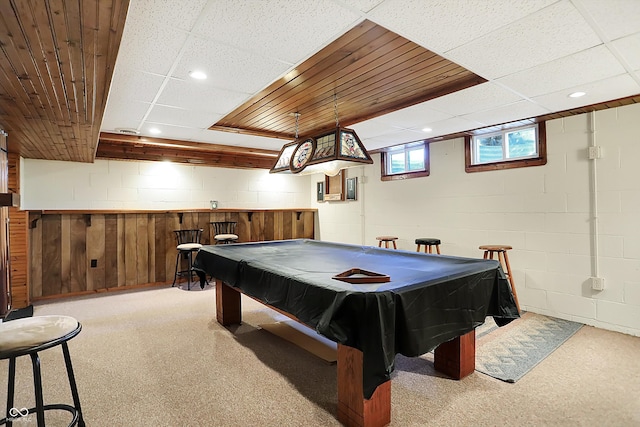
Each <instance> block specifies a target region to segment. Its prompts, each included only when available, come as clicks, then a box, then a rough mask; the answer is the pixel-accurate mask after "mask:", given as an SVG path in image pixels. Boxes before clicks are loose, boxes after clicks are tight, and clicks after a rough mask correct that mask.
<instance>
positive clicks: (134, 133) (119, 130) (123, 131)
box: [116, 128, 140, 135]
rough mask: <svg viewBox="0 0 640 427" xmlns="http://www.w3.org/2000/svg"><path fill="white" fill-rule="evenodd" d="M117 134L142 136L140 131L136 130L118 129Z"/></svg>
mask: <svg viewBox="0 0 640 427" xmlns="http://www.w3.org/2000/svg"><path fill="white" fill-rule="evenodd" d="M116 132H118V133H122V134H125V135H140V131H138V130H136V129H128V128H118V129H116Z"/></svg>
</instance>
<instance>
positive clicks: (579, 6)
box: [571, 0, 640, 86]
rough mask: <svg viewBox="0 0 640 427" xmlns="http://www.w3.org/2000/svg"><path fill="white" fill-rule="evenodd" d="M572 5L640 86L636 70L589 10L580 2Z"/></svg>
mask: <svg viewBox="0 0 640 427" xmlns="http://www.w3.org/2000/svg"><path fill="white" fill-rule="evenodd" d="M571 3H572V4H573V7H575V8H576V10H577V11H578V13H580V15H581V16H582V18H583V19H584V20H585V21H586V22H587V24H589V26H590V27H591V29H592V30H593V32H594V33H596V35H597V36H598V37H599V38H600V40H602V42H603V43H604V45H605V46H606V48H607V49H609V52H611V54H612V55H613V56H614V57H615V58H616V59H617V60H618V62H619V63H620V65H622V67H624V69H625V70H626V71H627V73H628V74H629V75H630V76H631V78H632V79H633V80H635V82H636V83H637V84H638V85H639V86H640V76H637V75H636V73H635V70H634V69H633V68H632V67H631V65H629V63H628V62H627V61H626V59H624V56H622V54H621V53H620V52H619V51H618V49H616V47H615V46H614V45H613V43H612V42H611V40H609V38H608V37H607V36H606V35H605V33H604V31H602V29H601V28H600V26H599V25H598V24H597V23H596V20H595V19H593V16H591V14H590V13H589V11H588V10H587V8H586V7H584V5H583V4H582V2H581V1H580V0H571Z"/></svg>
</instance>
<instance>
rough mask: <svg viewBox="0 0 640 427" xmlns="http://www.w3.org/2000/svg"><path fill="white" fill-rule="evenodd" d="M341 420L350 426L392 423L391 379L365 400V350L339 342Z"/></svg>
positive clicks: (374, 426) (339, 416)
mask: <svg viewBox="0 0 640 427" xmlns="http://www.w3.org/2000/svg"><path fill="white" fill-rule="evenodd" d="M338 420H339V421H340V422H341V423H343V424H344V425H346V426H348V427H352V426H353V427H356V426H357V427H360V426H368V427H378V426H385V425H387V424H389V423H390V422H391V380H389V381H387V382H385V383H383V384H381V385H379V386H378V388H376V391H375V392H374V393H373V396H371V399H365V398H364V393H363V389H362V352H361V351H360V350H358V349H355V348H352V347H348V346H346V345H342V344H338Z"/></svg>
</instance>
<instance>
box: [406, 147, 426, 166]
mask: <svg viewBox="0 0 640 427" xmlns="http://www.w3.org/2000/svg"><path fill="white" fill-rule="evenodd" d="M409 170H410V171H416V170H424V148H419V149H416V150H411V151H409Z"/></svg>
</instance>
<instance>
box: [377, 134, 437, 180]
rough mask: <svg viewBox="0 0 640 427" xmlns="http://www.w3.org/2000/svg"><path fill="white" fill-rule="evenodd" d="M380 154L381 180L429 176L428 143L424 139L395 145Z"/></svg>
mask: <svg viewBox="0 0 640 427" xmlns="http://www.w3.org/2000/svg"><path fill="white" fill-rule="evenodd" d="M380 155H381V162H380V163H381V168H382V169H381V176H382V178H381V179H382V181H392V180H396V179H408V178H419V177H422V176H429V145H428V144H426V143H425V142H424V141H420V142H412V143H409V144H402V145H397V146H395V147H391V148H388V149H387V150H385V151H383V152H382V153H380Z"/></svg>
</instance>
